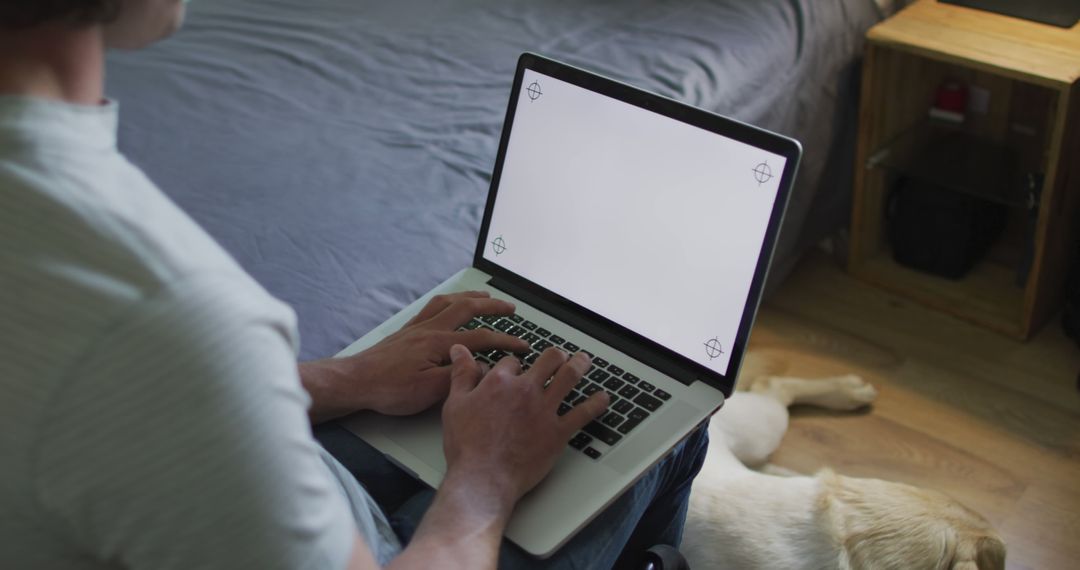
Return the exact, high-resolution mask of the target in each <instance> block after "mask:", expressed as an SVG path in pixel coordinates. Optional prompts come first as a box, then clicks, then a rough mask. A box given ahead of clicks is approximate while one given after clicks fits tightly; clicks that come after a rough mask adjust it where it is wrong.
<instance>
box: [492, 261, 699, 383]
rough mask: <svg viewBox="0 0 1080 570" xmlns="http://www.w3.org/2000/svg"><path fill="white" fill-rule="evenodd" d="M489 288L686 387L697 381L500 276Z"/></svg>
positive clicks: (669, 361) (644, 349) (671, 362)
mask: <svg viewBox="0 0 1080 570" xmlns="http://www.w3.org/2000/svg"><path fill="white" fill-rule="evenodd" d="M488 285H491V286H492V287H494V288H496V289H498V290H500V291H503V292H504V293H507V294H509V295H511V296H513V297H515V298H517V299H521V300H522V301H525V302H526V303H528V304H530V305H532V306H534V307H536V308H537V309H540V310H541V311H543V312H545V313H547V314H548V315H551V316H552V317H554V318H556V319H558V320H560V321H562V322H564V323H566V324H568V325H570V326H572V327H574V328H576V329H578V330H580V331H581V332H583V333H585V334H587V335H589V336H591V337H593V338H595V339H597V340H599V341H600V342H603V343H604V344H607V345H608V346H610V347H612V348H614V349H616V350H619V351H621V352H623V353H626V354H627V355H629V356H631V357H633V358H635V359H637V360H639V361H641V362H642V363H643V364H645V365H647V366H651V367H653V368H655V369H656V370H659V371H660V372H661V373H663V374H666V375H667V376H670V377H671V378H673V379H675V380H677V381H678V382H680V383H681V384H685V385H686V386H689V385H691V384H693V383H694V382H695V381H696V380H697V378H696V375H695V374H694V373H693V372H692V371H691V370H689V369H687V368H686V367H684V366H681V365H680V364H679V363H678V362H677V361H676V360H675V359H673V358H671V357H668V356H666V355H663V354H659V353H658V352H657V351H655V350H653V349H652V348H651V347H648V346H643V345H641V344H640V343H636V342H633V341H631V340H627V339H626V338H625V337H622V336H620V335H618V334H615V333H613V332H611V331H610V330H608V329H607V328H605V327H604V326H603V325H601V324H599V323H596V322H594V321H592V320H590V319H588V318H586V317H584V316H582V315H580V314H577V313H575V312H574V311H573V310H570V309H567V308H564V307H561V306H559V305H556V304H555V303H551V302H549V301H547V300H545V299H543V298H541V297H539V296H537V295H535V294H533V293H531V292H529V291H528V290H527V289H525V288H524V287H520V286H518V285H514V284H513V283H511V282H509V281H507V280H505V279H500V278H499V277H492V278H491V279H490V280H488Z"/></svg>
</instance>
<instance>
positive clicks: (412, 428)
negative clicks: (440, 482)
mask: <svg viewBox="0 0 1080 570" xmlns="http://www.w3.org/2000/svg"><path fill="white" fill-rule="evenodd" d="M382 420H383V421H381V422H380V426H379V428H380V429H379V431H380V432H381V433H382V435H383V436H384V437H385V438H386V439H388V440H390V441H391V442H393V443H395V444H397V445H398V446H399V447H401V449H404V450H408V453H409V454H410V455H412V456H413V457H414V458H416V459H417V460H419V461H420V462H422V463H424V464H425V465H426V466H427V467H429V468H430V469H431V470H432V471H435V472H437V473H438V474H439V476H440V479H441V476H442V475H443V474H445V473H446V456H445V455H443V446H442V406H440V405H437V406H435V407H433V408H431V409H430V410H428V411H426V412H424V413H422V414H420V415H418V416H407V417H400V418H399V417H387V418H382ZM422 478H424V477H422ZM425 479H426V478H425ZM428 483H431V482H430V481H429V482H428Z"/></svg>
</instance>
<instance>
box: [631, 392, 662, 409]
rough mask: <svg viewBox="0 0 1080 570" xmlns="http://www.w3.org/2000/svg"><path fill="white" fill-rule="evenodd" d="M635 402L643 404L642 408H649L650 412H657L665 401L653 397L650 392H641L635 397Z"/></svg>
mask: <svg viewBox="0 0 1080 570" xmlns="http://www.w3.org/2000/svg"><path fill="white" fill-rule="evenodd" d="M634 403H635V404H637V405H639V406H641V407H642V408H645V409H646V410H649V411H650V412H655V411H656V410H658V409H660V404H663V402H661V401H660V400H657V399H656V398H653V397H652V396H650V395H648V394H641V395H640V396H638V397H637V398H634Z"/></svg>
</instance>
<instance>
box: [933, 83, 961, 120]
mask: <svg viewBox="0 0 1080 570" xmlns="http://www.w3.org/2000/svg"><path fill="white" fill-rule="evenodd" d="M967 103H968V88H967V85H964V84H963V83H960V82H959V81H947V82H945V83H943V84H942V85H941V87H938V90H937V93H936V94H935V95H934V106H933V107H931V108H930V116H931V117H934V118H936V119H943V120H946V121H951V122H954V123H962V122H964V111H966V110H967Z"/></svg>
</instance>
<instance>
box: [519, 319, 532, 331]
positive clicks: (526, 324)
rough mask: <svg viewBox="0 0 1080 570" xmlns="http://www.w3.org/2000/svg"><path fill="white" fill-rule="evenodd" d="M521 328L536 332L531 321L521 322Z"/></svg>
mask: <svg viewBox="0 0 1080 570" xmlns="http://www.w3.org/2000/svg"><path fill="white" fill-rule="evenodd" d="M521 326H523V327H525V328H527V329H529V330H531V331H532V330H536V323H534V322H532V321H521Z"/></svg>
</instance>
